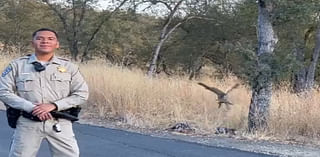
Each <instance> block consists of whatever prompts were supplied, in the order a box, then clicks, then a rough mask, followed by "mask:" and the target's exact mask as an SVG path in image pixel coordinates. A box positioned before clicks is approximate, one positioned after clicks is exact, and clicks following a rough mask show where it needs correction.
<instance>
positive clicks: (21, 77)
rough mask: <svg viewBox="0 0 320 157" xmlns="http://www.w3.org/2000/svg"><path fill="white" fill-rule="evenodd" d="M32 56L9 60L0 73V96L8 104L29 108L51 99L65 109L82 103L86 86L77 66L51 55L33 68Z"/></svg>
mask: <svg viewBox="0 0 320 157" xmlns="http://www.w3.org/2000/svg"><path fill="white" fill-rule="evenodd" d="M33 62H37V58H36V56H35V55H34V54H33V55H31V56H24V57H20V58H18V59H16V60H14V61H12V62H11V63H10V64H9V66H8V67H7V69H6V70H5V71H4V72H3V73H2V76H1V77H0V100H1V101H3V102H4V103H5V104H7V105H9V106H10V107H13V108H16V109H21V110H24V111H27V112H31V111H32V110H33V108H34V106H35V104H37V103H54V104H56V105H57V110H58V111H61V110H65V109H68V108H71V107H75V106H77V105H81V104H83V103H85V101H86V100H87V99H88V96H89V92H88V86H87V84H86V82H85V80H84V79H83V77H82V75H81V73H80V72H79V68H78V66H76V65H75V64H73V63H71V62H69V61H68V60H65V59H63V58H59V57H56V56H54V57H53V58H52V59H51V60H50V61H49V62H48V65H47V66H46V69H45V70H44V71H41V72H37V71H36V70H35V68H34V65H33V64H32V63H33Z"/></svg>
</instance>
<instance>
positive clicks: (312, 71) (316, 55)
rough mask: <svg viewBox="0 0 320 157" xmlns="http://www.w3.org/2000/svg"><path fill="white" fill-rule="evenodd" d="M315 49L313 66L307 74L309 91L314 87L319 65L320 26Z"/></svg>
mask: <svg viewBox="0 0 320 157" xmlns="http://www.w3.org/2000/svg"><path fill="white" fill-rule="evenodd" d="M315 40H316V41H315V48H314V50H313V55H312V58H311V64H310V66H309V68H308V74H307V82H306V85H307V89H308V90H310V89H311V88H312V87H313V86H314V78H315V72H316V68H317V64H318V59H319V52H320V25H319V26H318V28H317V32H316V39H315Z"/></svg>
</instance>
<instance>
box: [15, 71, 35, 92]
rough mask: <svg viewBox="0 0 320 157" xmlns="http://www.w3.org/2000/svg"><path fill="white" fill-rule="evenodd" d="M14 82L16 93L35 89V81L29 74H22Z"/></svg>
mask: <svg viewBox="0 0 320 157" xmlns="http://www.w3.org/2000/svg"><path fill="white" fill-rule="evenodd" d="M16 80H17V82H16V86H17V91H21V92H28V91H33V90H34V89H35V88H36V79H35V77H34V76H33V75H31V74H22V75H20V76H19V77H17V79H16Z"/></svg>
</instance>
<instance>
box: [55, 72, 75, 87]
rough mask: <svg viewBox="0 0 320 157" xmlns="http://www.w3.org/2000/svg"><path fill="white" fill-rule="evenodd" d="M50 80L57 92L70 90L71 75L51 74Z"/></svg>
mask: <svg viewBox="0 0 320 157" xmlns="http://www.w3.org/2000/svg"><path fill="white" fill-rule="evenodd" d="M51 80H52V81H53V82H54V84H55V89H56V90H57V91H60V90H63V91H65V90H67V91H69V89H70V82H71V74H69V73H53V74H52V75H51Z"/></svg>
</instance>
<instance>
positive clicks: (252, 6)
mask: <svg viewBox="0 0 320 157" xmlns="http://www.w3.org/2000/svg"><path fill="white" fill-rule="evenodd" d="M130 2H133V1H130ZM136 2H138V1H136ZM166 2H169V1H166ZM207 2H209V1H201V2H200V1H199V2H198V1H197V3H195V1H187V3H186V7H184V8H182V9H181V10H179V12H180V14H179V16H176V17H175V18H174V20H173V22H172V25H174V24H176V23H177V22H178V21H180V20H181V19H182V15H183V14H182V13H183V10H184V11H186V12H189V13H190V14H191V15H195V16H197V17H199V18H195V19H192V20H189V21H188V22H186V23H184V24H183V25H181V27H179V28H177V29H176V30H175V33H173V34H172V35H171V36H170V38H169V39H168V40H167V41H166V42H165V44H164V46H163V47H162V49H161V56H160V57H161V60H163V62H161V64H166V67H167V68H168V69H170V70H171V71H179V72H182V73H191V71H192V69H193V67H194V66H196V64H200V65H207V66H213V67H215V68H216V69H217V70H218V72H220V73H221V75H225V74H226V73H229V72H232V73H234V74H235V75H237V76H239V77H240V78H242V79H243V80H245V81H248V82H250V80H251V79H252V78H255V76H256V73H257V72H256V65H257V59H256V58H257V57H256V50H257V34H256V33H257V31H256V27H257V3H256V2H255V1H252V0H241V1H237V2H234V1H228V0H222V1H219V2H218V1H211V3H207ZM275 2H276V3H275V6H274V7H275V12H274V14H272V21H273V25H274V29H275V31H276V34H277V35H278V38H279V42H278V45H277V47H276V49H275V54H274V55H273V56H272V60H271V61H270V65H271V67H270V68H271V71H272V76H273V80H274V81H275V82H276V83H280V82H282V81H290V80H291V78H292V76H293V74H294V73H295V72H297V71H298V70H297V69H301V68H303V67H304V66H305V65H308V64H309V62H310V58H311V56H312V53H313V48H314V46H315V45H314V43H315V42H314V38H315V37H314V34H315V28H316V26H317V23H318V18H319V9H318V8H320V2H318V1H314V0H275ZM77 4H78V5H79V8H80V4H81V3H80V0H79V1H77ZM148 4H151V3H148ZM156 5H161V4H160V3H159V4H158V3H157V4H156ZM162 5H163V4H162ZM127 6H130V5H127ZM56 7H58V8H59V9H61V10H60V11H62V12H63V14H64V15H66V17H68V18H69V21H68V22H71V21H70V19H72V18H71V17H72V16H73V15H72V14H73V13H72V11H71V10H70V7H68V6H66V5H64V4H62V3H61V4H56ZM85 9H86V16H85V18H84V19H83V25H82V27H81V30H80V31H79V34H78V38H77V39H78V40H79V41H78V46H79V48H80V49H79V50H80V52H83V51H84V50H85V47H86V44H87V41H88V40H89V39H90V37H91V34H92V32H94V30H95V29H96V28H97V26H98V25H99V22H100V21H101V20H102V19H103V18H104V17H105V16H104V15H107V14H109V13H110V10H104V11H101V10H96V1H89V3H88V6H87V7H86V8H85ZM132 9H133V8H131V10H125V9H123V10H122V11H120V12H117V13H116V14H115V15H114V17H113V18H111V19H110V20H108V21H106V22H105V23H104V24H103V26H102V27H101V30H100V31H99V33H98V34H97V35H96V37H95V39H94V40H93V42H92V44H91V45H90V47H89V52H90V53H89V54H90V56H91V57H97V58H102V59H105V60H108V61H111V62H112V63H114V64H119V65H125V66H128V65H134V66H137V67H140V68H145V65H146V64H147V63H148V61H149V60H150V57H151V56H152V54H151V53H152V51H153V49H154V46H155V45H156V44H157V42H158V39H159V36H160V30H161V28H162V26H163V24H164V22H165V21H164V20H165V19H164V18H163V17H161V16H158V17H157V16H154V15H155V14H153V16H150V15H148V14H146V13H141V14H139V13H137V12H135V11H132ZM48 10H50V9H49V7H48V6H47V5H45V4H44V3H43V2H40V1H25V0H16V1H11V0H2V1H0V25H1V27H0V41H1V43H4V44H6V46H9V47H10V46H14V47H15V49H14V50H9V49H7V50H5V51H3V52H5V53H8V52H11V51H15V52H18V53H30V51H31V50H32V49H30V47H28V46H29V44H30V39H31V33H32V32H33V31H34V30H36V29H38V28H40V27H50V28H54V29H56V30H57V31H58V32H59V34H60V42H61V47H62V48H61V50H62V51H66V52H68V51H69V50H68V47H69V46H70V45H69V43H68V40H67V37H70V36H71V35H72V34H70V33H71V32H72V31H70V32H65V30H64V29H65V28H64V26H63V24H62V23H61V21H60V20H59V18H58V17H57V16H54V13H53V12H52V11H48ZM75 13H77V14H79V13H80V9H78V10H76V12H75ZM159 14H161V13H159ZM161 15H163V14H161ZM77 18H79V16H77ZM70 24H71V23H70ZM70 28H72V27H70ZM297 48H301V49H303V52H304V56H303V57H304V58H298V57H297V56H295V55H294V53H293V52H294V50H295V49H297ZM17 50H18V51H17ZM199 62H200V63H199ZM317 75H320V74H319V72H318V73H317Z"/></svg>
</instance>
